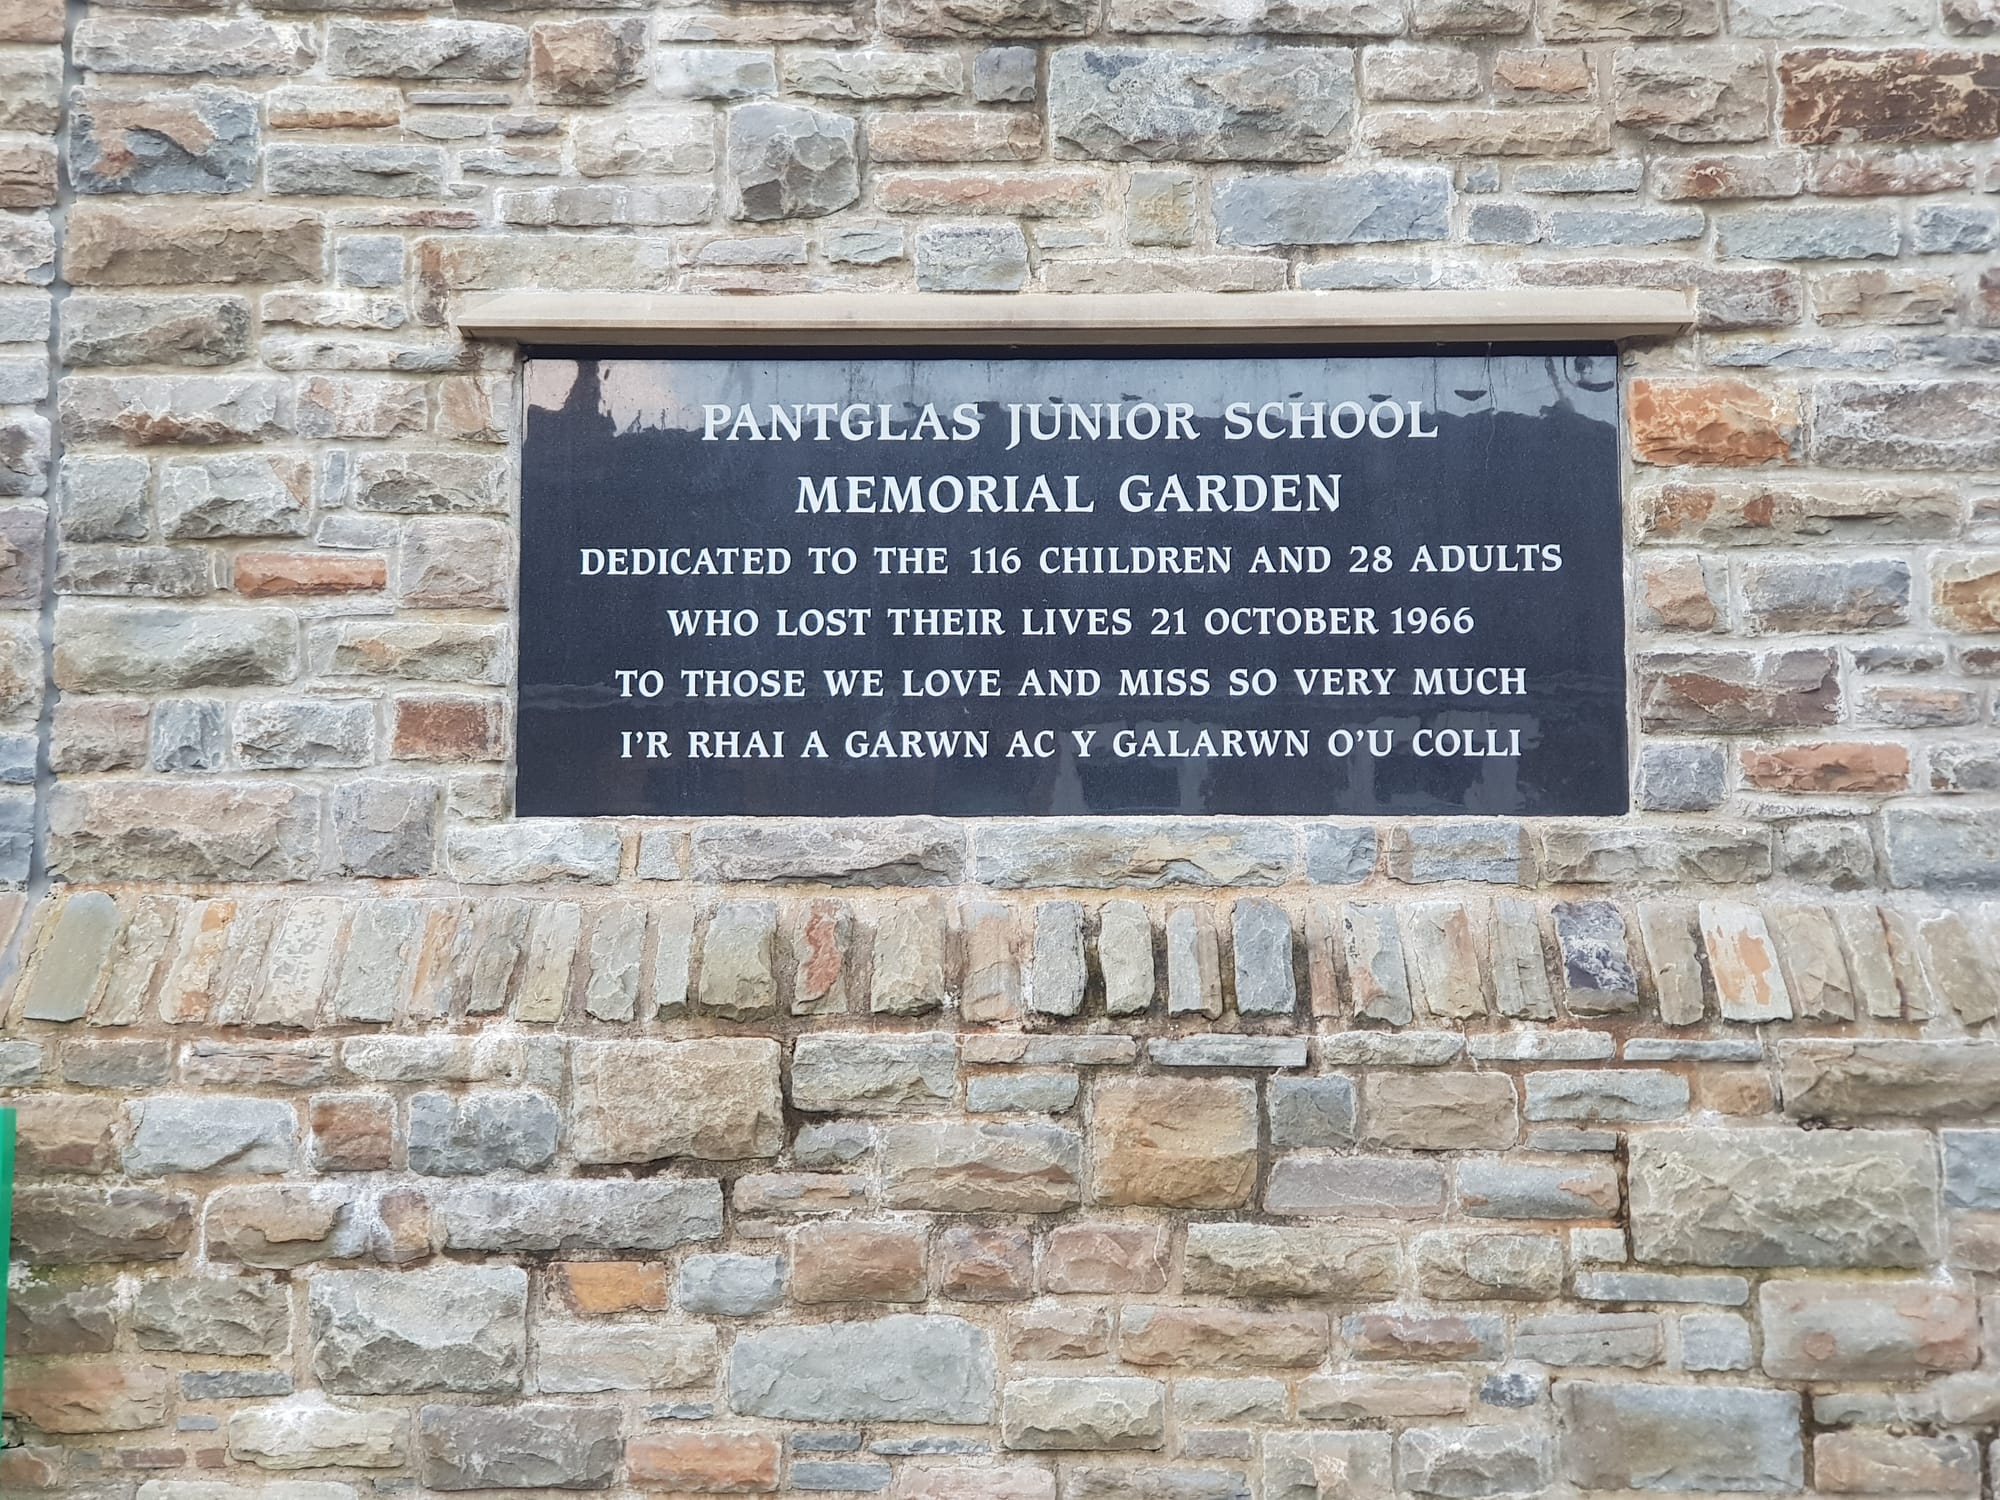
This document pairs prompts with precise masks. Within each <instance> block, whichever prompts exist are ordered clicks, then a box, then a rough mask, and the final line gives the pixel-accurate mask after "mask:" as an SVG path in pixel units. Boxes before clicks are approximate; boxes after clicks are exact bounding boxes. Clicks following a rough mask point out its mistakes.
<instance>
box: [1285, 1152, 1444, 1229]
mask: <svg viewBox="0 0 2000 1500" xmlns="http://www.w3.org/2000/svg"><path fill="white" fill-rule="evenodd" d="M1444 1200H1445V1179H1444V1170H1443V1168H1441V1167H1439V1166H1438V1165H1436V1164H1435V1163H1433V1162H1428V1161H1422V1160H1411V1159H1409V1158H1406V1157H1394V1156H1345V1157H1344V1156H1325V1155H1319V1154H1316V1153H1306V1152H1301V1153H1297V1154H1293V1155H1289V1156H1283V1157H1280V1158H1278V1160H1277V1161H1275V1162H1273V1163H1272V1166H1271V1177H1270V1183H1269V1185H1268V1186H1267V1187H1266V1188H1265V1190H1264V1207H1265V1209H1266V1210H1267V1211H1268V1212H1270V1213H1274V1214H1302V1215H1303V1214H1339V1215H1342V1216H1345V1217H1352V1218H1396V1219H1405V1218H1425V1217H1429V1216H1432V1215H1436V1214H1441V1213H1442V1212H1443V1211H1444Z"/></svg>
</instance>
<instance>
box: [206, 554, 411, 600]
mask: <svg viewBox="0 0 2000 1500" xmlns="http://www.w3.org/2000/svg"><path fill="white" fill-rule="evenodd" d="M388 581H389V566H388V563H387V561H386V560H385V559H383V558H380V557H354V556H350V555H346V554H338V555H329V554H327V553H323V552H239V553H237V554H236V555H235V558H234V559H233V573H232V577H231V582H232V583H233V584H234V585H235V588H236V592H237V593H239V594H241V595H243V596H244V597H245V598H248V599H267V598H281V597H298V596H305V597H312V596H317V595H324V594H354V593H372V592H374V591H375V590H377V589H380V588H382V587H383V586H384V585H385V584H387V583H388Z"/></svg>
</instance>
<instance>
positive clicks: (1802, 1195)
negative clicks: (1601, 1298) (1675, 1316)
mask: <svg viewBox="0 0 2000 1500" xmlns="http://www.w3.org/2000/svg"><path fill="white" fill-rule="evenodd" d="M1630 1194H1631V1209H1630V1212H1631V1222H1632V1239H1633V1249H1634V1251H1635V1253H1636V1254H1637V1256H1638V1257H1639V1258H1640V1259H1641V1260H1646V1261H1654V1262H1658V1263H1661V1264H1666V1265H1715V1266H1852V1267H1874V1266H1880V1267H1893V1266H1927V1265H1929V1264H1930V1263H1931V1262H1932V1261H1933V1260H1934V1259H1935V1258H1936V1256H1937V1253H1938V1249H1939V1236H1938V1229H1937V1218H1936V1215H1937V1199H1938V1169H1937V1159H1936V1156H1935V1153H1934V1152H1933V1150H1932V1148H1931V1145H1930V1142H1929V1139H1928V1137H1926V1136H1923V1135H1921V1134H1919V1133H1917V1132H1914V1131H1894V1130H1847V1131H1819V1132H1800V1131H1795V1130H1784V1129H1734V1130H1728V1131H1713V1130H1711V1131H1684V1130H1669V1131H1654V1132H1648V1133H1646V1134H1644V1135H1635V1136H1633V1137H1632V1156H1631V1166H1630Z"/></svg>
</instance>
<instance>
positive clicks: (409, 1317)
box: [311, 1266, 528, 1395]
mask: <svg viewBox="0 0 2000 1500" xmlns="http://www.w3.org/2000/svg"><path fill="white" fill-rule="evenodd" d="M527 1307H528V1276H527V1273H526V1272H525V1271H523V1270H521V1269H520V1268H519V1267H517V1266H439V1267H435V1268H433V1269H429V1270H421V1271H321V1272H319V1273H318V1274H317V1275H315V1276H314V1277H313V1278H312V1289H311V1311H312V1339H313V1350H312V1364H313V1373H314V1375H315V1376H316V1377H317V1378H318V1380H319V1383H320V1384H321V1385H322V1386H323V1387H325V1388H326V1389H327V1390H330V1391H343V1392H352V1393H355V1394H361V1395H405V1394H409V1393H412V1392H417V1391H466V1392H481V1393H500V1392H508V1391H518V1390H520V1388H521V1372H522V1367H523V1365H524V1364H525V1363H526V1360H527V1346H528V1327H527Z"/></svg>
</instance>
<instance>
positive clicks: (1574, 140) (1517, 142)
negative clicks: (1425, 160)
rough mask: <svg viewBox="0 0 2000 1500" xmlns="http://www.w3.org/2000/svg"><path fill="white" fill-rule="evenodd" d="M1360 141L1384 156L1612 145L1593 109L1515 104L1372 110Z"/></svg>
mask: <svg viewBox="0 0 2000 1500" xmlns="http://www.w3.org/2000/svg"><path fill="white" fill-rule="evenodd" d="M1361 142H1362V144H1363V145H1365V146H1367V147H1369V148H1370V149H1371V150H1373V151H1375V152H1377V153H1380V154H1383V155H1410V156H1435V157H1443V158H1446V159H1453V158H1462V157H1468V156H1474V157H1477V156H1594V155H1596V154H1598V153H1599V152H1602V151H1606V150H1608V149H1610V145H1611V130H1610V126H1609V124H1608V122H1607V121H1606V118H1605V116H1604V115H1603V114H1602V113H1600V112H1599V111H1597V110H1594V109H1570V108H1564V107H1560V106H1544V105H1524V106H1517V107H1514V108H1510V109H1471V108H1455V109H1454V108H1445V107H1441V106H1440V107H1433V108H1430V109H1422V110H1384V109H1378V110H1374V111H1371V112H1370V114H1369V115H1368V117H1367V118H1366V119H1365V120H1363V121H1362V124H1361Z"/></svg>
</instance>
